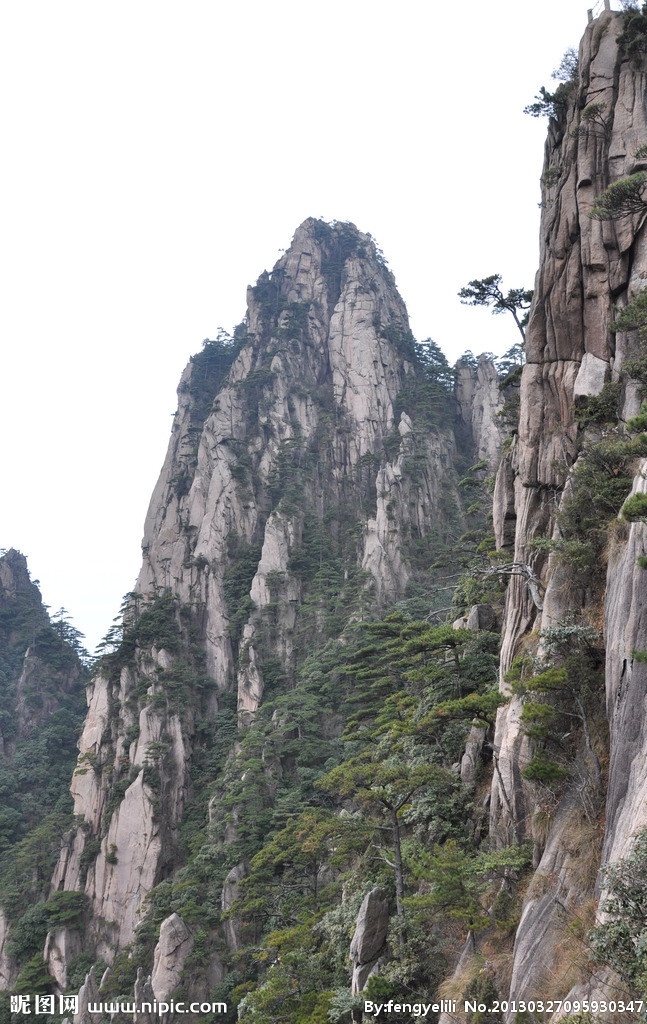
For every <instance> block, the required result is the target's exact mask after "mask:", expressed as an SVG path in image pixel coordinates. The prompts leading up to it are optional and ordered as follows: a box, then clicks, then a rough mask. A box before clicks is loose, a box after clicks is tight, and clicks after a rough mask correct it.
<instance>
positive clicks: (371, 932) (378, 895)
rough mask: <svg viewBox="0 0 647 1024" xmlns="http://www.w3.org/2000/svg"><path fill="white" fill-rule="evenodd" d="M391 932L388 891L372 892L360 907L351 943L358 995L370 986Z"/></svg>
mask: <svg viewBox="0 0 647 1024" xmlns="http://www.w3.org/2000/svg"><path fill="white" fill-rule="evenodd" d="M388 931H389V898H388V893H387V892H386V891H385V890H384V889H380V888H376V889H371V891H370V892H368V893H367V894H366V896H365V897H364V900H363V902H362V905H361V907H360V908H359V913H358V915H357V923H356V925H355V933H354V935H353V939H352V942H351V944H350V958H351V962H352V964H353V977H352V992H353V995H357V994H358V993H359V992H361V991H362V989H363V988H365V987H366V982H367V981H368V979H369V977H370V975H371V974H372V973H373V972H374V971H375V969H376V967H377V965H378V963H379V960H380V957H381V956H383V954H384V952H385V949H386V937H387V934H388Z"/></svg>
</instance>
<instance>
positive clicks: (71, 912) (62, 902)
mask: <svg viewBox="0 0 647 1024" xmlns="http://www.w3.org/2000/svg"><path fill="white" fill-rule="evenodd" d="M87 906H88V897H87V896H86V895H85V893H84V892H72V891H60V892H55V893H54V894H53V895H52V896H50V898H49V900H48V901H47V903H46V904H45V914H46V917H47V924H48V926H49V927H50V928H61V927H63V926H65V927H67V928H69V927H76V926H77V925H79V924H80V922H81V919H82V917H83V914H84V913H85V911H86V910H87Z"/></svg>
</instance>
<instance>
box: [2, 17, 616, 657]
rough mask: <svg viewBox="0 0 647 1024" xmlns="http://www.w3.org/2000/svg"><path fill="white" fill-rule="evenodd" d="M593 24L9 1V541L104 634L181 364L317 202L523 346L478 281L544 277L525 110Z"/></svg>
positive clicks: (430, 314) (57, 597) (471, 323)
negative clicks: (464, 293) (469, 303)
mask: <svg viewBox="0 0 647 1024" xmlns="http://www.w3.org/2000/svg"><path fill="white" fill-rule="evenodd" d="M619 6H620V5H619V3H617V2H616V0H614V2H612V7H613V8H614V9H615V8H618V7H619ZM586 23H587V10H586V0H583V2H582V0H542V2H541V3H533V4H530V3H527V4H526V3H521V2H519V0H499V2H496V0H492V2H490V3H484V2H482V0H463V2H462V3H460V4H451V5H450V4H449V3H447V4H437V5H434V6H432V5H431V4H429V3H427V4H424V3H422V2H420V0H400V3H399V4H397V5H396V4H395V3H393V2H392V0H389V2H385V0H343V2H342V0H327V2H326V3H321V4H314V3H307V2H304V0H301V2H299V3H297V2H293V0H273V2H271V3H267V2H265V3H260V2H256V0H248V2H238V3H234V2H233V0H232V2H230V3H226V4H225V3H223V2H220V0H210V2H205V0H188V2H187V3H183V4H179V3H174V4H172V3H168V2H165V0H162V2H159V0H158V2H155V3H153V2H151V0H128V2H125V0H113V2H111V3H106V2H103V3H101V2H96V3H88V2H87V0H82V2H71V0H61V2H59V3H56V4H53V3H51V0H32V2H31V3H28V4H26V3H19V2H18V0H8V2H7V3H5V4H3V5H2V8H1V11H0V85H1V91H2V96H3V107H2V110H1V112H0V130H1V132H2V148H3V153H4V159H3V162H2V170H1V172H0V173H1V174H2V178H3V188H2V208H1V220H0V247H1V254H0V259H1V264H2V266H1V272H2V293H3V298H2V303H1V308H0V317H1V324H0V327H1V332H2V333H1V344H2V351H1V365H0V370H1V376H0V387H1V402H0V415H1V416H2V423H1V425H0V430H1V435H0V436H1V438H2V452H3V459H2V491H3V501H2V509H1V510H0V545H1V546H3V547H17V548H19V549H20V550H22V551H23V552H24V553H25V554H26V556H27V558H28V561H29V565H30V569H31V572H32V577H36V578H38V579H40V581H41V589H42V591H43V594H44V597H45V600H46V601H47V602H48V603H49V604H50V605H51V607H52V609H53V610H56V609H57V608H58V607H59V606H60V605H64V606H65V607H66V608H67V609H68V610H69V611H70V613H71V614H72V616H73V619H74V622H75V624H76V625H77V626H78V627H79V628H80V629H81V630H82V631H83V632H84V633H85V634H86V635H87V637H88V644H89V646H91V647H93V646H94V645H95V644H96V642H97V640H98V639H99V638H100V637H101V636H102V635H103V634H104V633H105V632H106V631H107V629H108V627H109V626H110V624H111V620H112V618H113V616H114V615H116V613H117V610H118V607H119V604H120V598H121V595H122V594H124V593H125V592H126V591H129V590H130V589H132V586H133V583H134V580H135V577H136V575H137V572H138V569H139V562H140V540H141V535H142V528H143V522H144V516H145V513H146V508H147V505H148V500H149V497H150V494H151V491H152V488H153V485H154V483H155V480H156V477H157V474H158V472H159V469H160V467H161V464H162V460H163V457H164V452H165V449H166V445H167V442H168V436H169V430H170V426H171V416H172V413H173V411H174V408H175V388H176V386H177V383H178V380H179V376H180V373H181V371H182V368H183V367H184V365H185V363H186V361H187V359H188V357H189V356H190V355H191V354H192V353H193V352H195V351H197V350H198V349H199V348H200V346H201V343H202V340H203V339H204V338H207V337H212V338H213V337H215V335H216V332H217V330H218V328H219V327H220V326H222V327H224V328H225V329H228V330H230V329H231V328H232V327H233V326H234V324H236V323H238V322H239V321H240V320H241V319H242V318H243V316H244V313H245V290H246V287H247V285H248V284H251V283H253V282H254V281H255V280H256V278H257V277H258V275H259V274H260V272H261V271H262V270H263V269H265V268H268V269H271V267H272V266H273V264H274V262H275V261H276V260H277V259H278V258H279V256H280V254H281V252H282V250H283V249H285V248H287V247H288V245H289V244H290V240H291V237H292V235H293V233H294V230H295V228H296V227H297V225H298V224H299V223H300V222H301V221H302V220H304V219H305V218H306V217H309V216H317V217H323V218H325V219H326V220H333V219H336V220H350V221H353V222H354V223H355V224H357V226H358V227H359V228H360V230H362V231H368V232H370V233H371V234H372V235H373V237H374V238H375V239H376V241H377V243H378V244H379V245H380V246H381V248H382V249H383V251H384V255H385V257H386V259H387V260H388V262H389V265H390V267H391V269H392V270H393V272H394V274H395V276H396V280H397V283H398V286H399V289H400V292H401V294H402V296H403V298H404V300H405V302H406V303H407V306H408V308H409V313H410V316H411V322H412V327H413V330H414V332H415V334H416V336H417V337H418V338H425V337H432V338H433V339H434V340H435V341H437V342H438V344H439V345H440V346H441V347H442V349H443V350H444V351H445V352H446V354H447V355H448V357H449V358H450V359H451V360H452V361H454V359H455V358H457V357H458V355H460V353H461V352H463V351H464V350H465V349H472V350H473V351H474V352H479V351H483V350H492V351H496V352H503V351H505V350H506V349H507V348H509V347H510V346H511V345H513V344H514V343H515V341H516V337H515V335H516V330H515V327H514V324H513V323H512V321H510V322H509V323H506V321H505V319H504V318H500V317H499V318H492V317H491V316H490V315H489V314H488V313H487V312H486V311H484V310H479V309H472V308H468V307H463V306H461V305H460V303H459V301H458V299H457V297H456V293H457V291H458V289H459V288H460V287H461V286H462V285H464V284H466V283H467V282H468V281H469V280H470V279H473V278H475V277H483V276H485V275H487V274H492V273H501V274H503V275H504V283H505V285H506V286H508V287H513V286H514V287H521V286H524V287H531V286H532V283H533V278H534V274H535V271H536V268H537V259H538V214H539V211H538V208H537V204H538V202H539V198H540V196H539V177H540V174H541V164H542V153H543V142H544V137H545V131H546V123H545V121H537V120H534V119H532V118H530V117H528V116H526V115H524V114H523V113H522V110H523V107H524V106H525V105H526V104H527V103H530V102H531V101H532V100H533V98H534V96H535V93H536V92H537V90H538V88H539V86H541V85H542V84H545V85H546V86H548V87H552V86H554V85H555V83H554V82H551V78H550V74H551V71H552V70H553V69H554V68H555V67H556V66H557V65H558V64H559V61H560V59H561V56H562V54H563V53H564V51H565V50H566V48H567V47H569V46H577V45H578V43H579V40H580V37H581V35H582V33H583V31H584V29H585V27H586Z"/></svg>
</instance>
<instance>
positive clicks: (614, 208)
mask: <svg viewBox="0 0 647 1024" xmlns="http://www.w3.org/2000/svg"><path fill="white" fill-rule="evenodd" d="M646 186H647V172H645V171H636V173H635V174H630V175H629V177H627V178H620V180H619V181H614V182H613V183H612V184H611V185H609V187H608V188H606V189H605V190H604V192H602V193H601V194H600V195H599V196H597V197H596V199H595V202H594V203H593V207H592V209H591V217H593V218H595V219H596V220H617V219H618V218H619V217H626V216H629V215H630V214H634V213H643V212H644V211H645V210H647V198H645V194H644V193H645V187H646Z"/></svg>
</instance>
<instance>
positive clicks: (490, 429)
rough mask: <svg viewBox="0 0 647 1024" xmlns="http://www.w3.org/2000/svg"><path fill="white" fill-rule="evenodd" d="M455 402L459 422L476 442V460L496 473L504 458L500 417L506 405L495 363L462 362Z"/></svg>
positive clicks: (486, 360) (485, 360)
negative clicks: (482, 462) (501, 459)
mask: <svg viewBox="0 0 647 1024" xmlns="http://www.w3.org/2000/svg"><path fill="white" fill-rule="evenodd" d="M456 400H457V402H458V411H459V416H460V419H461V421H462V423H463V424H464V425H465V426H466V428H467V429H468V431H469V433H470V435H471V436H472V438H473V439H474V447H475V453H476V456H477V458H478V459H479V460H485V462H486V463H487V467H488V470H489V472H490V473H491V472H493V471H494V470H496V469H497V467H498V465H499V461H500V458H501V444H502V441H503V430H502V428H501V416H500V414H501V411H502V409H503V406H504V405H505V397H504V395H503V393H502V391H501V388H500V386H499V375H498V373H497V369H496V366H495V365H494V363H493V361H492V359H490V358H489V357H488V356H486V355H481V356H479V357H478V361H477V363H476V366H474V365H471V364H470V362H469V361H467V360H466V359H462V360H459V362H458V364H457V376H456Z"/></svg>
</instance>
